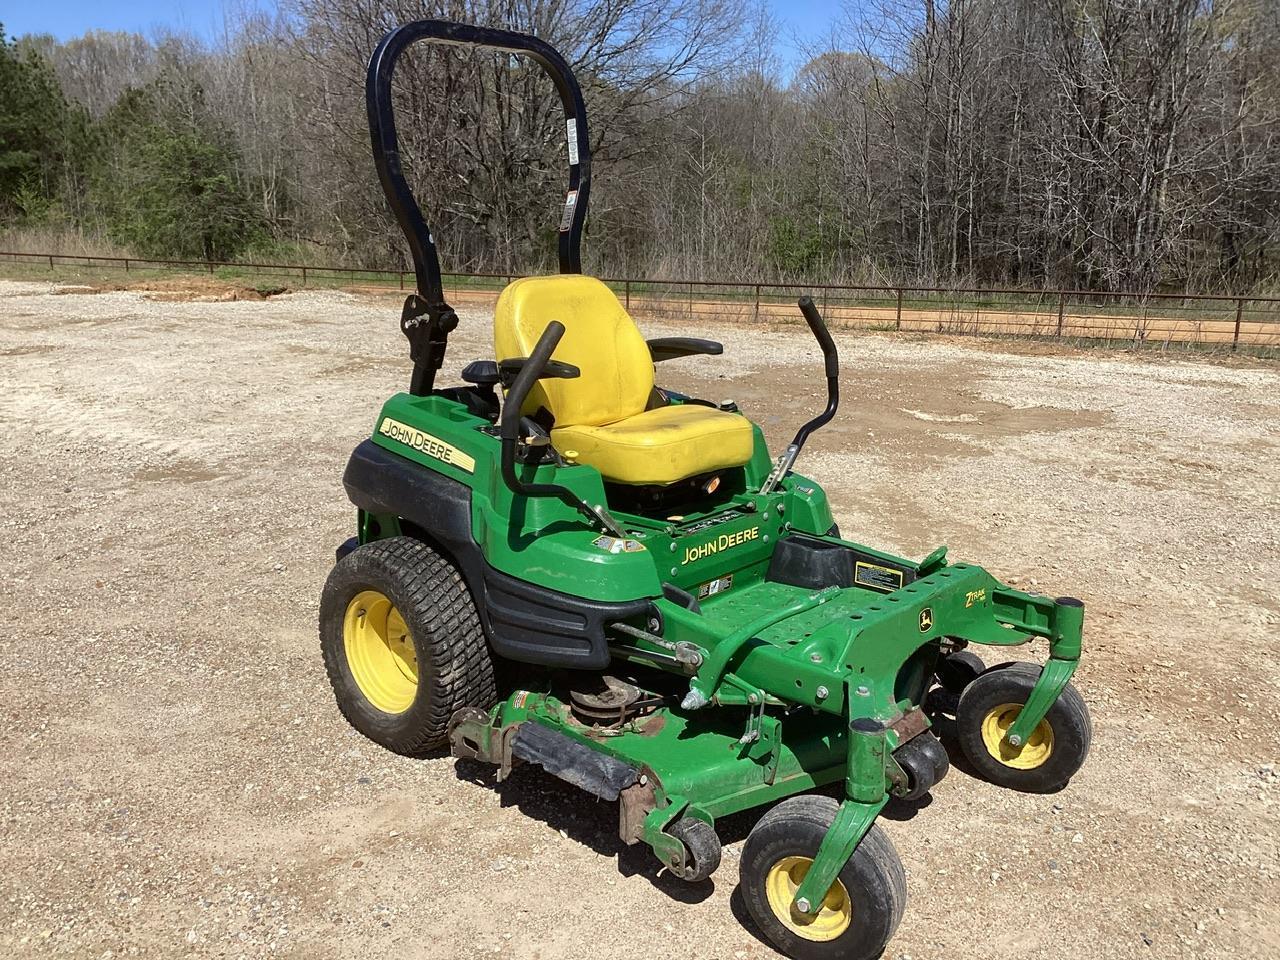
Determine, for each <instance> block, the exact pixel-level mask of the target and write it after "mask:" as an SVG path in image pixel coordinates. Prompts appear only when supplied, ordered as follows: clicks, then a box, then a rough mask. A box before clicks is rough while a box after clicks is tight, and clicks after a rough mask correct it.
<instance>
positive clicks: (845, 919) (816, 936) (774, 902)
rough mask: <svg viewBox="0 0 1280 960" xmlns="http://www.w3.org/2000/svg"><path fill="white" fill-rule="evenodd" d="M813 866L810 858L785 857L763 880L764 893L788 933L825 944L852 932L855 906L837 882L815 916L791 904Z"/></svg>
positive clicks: (842, 886)
mask: <svg viewBox="0 0 1280 960" xmlns="http://www.w3.org/2000/svg"><path fill="white" fill-rule="evenodd" d="M811 866H813V860H812V859H810V858H809V857H783V858H782V859H781V860H779V861H778V862H777V863H775V864H774V865H773V866H772V867H770V868H769V873H768V874H767V875H766V876H765V878H764V892H765V896H767V897H768V898H769V907H770V909H771V910H773V915H774V916H775V917H777V918H778V919H779V920H781V921H782V922H783V924H785V925H786V927H787V929H788V930H790V931H791V932H792V933H794V934H796V935H797V936H800V937H804V938H805V939H806V940H816V941H818V942H819V943H824V942H826V941H828V940H834V939H836V938H837V937H838V936H840V935H841V934H842V933H844V932H845V931H846V930H848V929H849V924H850V923H851V922H852V921H853V903H852V902H851V901H850V900H849V891H848V890H846V889H845V887H844V884H843V883H841V882H840V881H839V880H836V882H835V883H833V884H832V885H831V888H830V889H829V890H828V891H827V895H826V896H825V897H823V898H822V905H821V906H820V907H819V908H818V912H817V914H816V915H815V914H805V913H801V912H800V911H799V910H797V909H795V907H793V906H792V904H791V901H792V899H794V898H795V895H796V890H797V889H798V888H799V886H800V883H801V881H802V880H804V875H805V874H806V873H808V872H809V868H810V867H811Z"/></svg>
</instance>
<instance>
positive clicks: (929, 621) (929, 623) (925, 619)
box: [920, 607, 933, 633]
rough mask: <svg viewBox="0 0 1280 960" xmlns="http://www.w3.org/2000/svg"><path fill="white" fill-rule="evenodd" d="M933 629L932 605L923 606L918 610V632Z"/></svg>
mask: <svg viewBox="0 0 1280 960" xmlns="http://www.w3.org/2000/svg"><path fill="white" fill-rule="evenodd" d="M932 629H933V607H925V608H924V609H923V610H921V611H920V632H921V633H928V632H929V631H930V630H932Z"/></svg>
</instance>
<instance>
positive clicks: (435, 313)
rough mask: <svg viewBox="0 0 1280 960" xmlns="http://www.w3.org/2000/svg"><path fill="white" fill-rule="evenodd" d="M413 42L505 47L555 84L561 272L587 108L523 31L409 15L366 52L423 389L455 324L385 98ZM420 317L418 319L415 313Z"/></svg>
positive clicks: (578, 190) (557, 59) (380, 161)
mask: <svg viewBox="0 0 1280 960" xmlns="http://www.w3.org/2000/svg"><path fill="white" fill-rule="evenodd" d="M419 41H429V42H432V43H442V44H446V45H449V46H476V47H485V48H488V49H491V50H500V51H505V52H507V53H516V54H523V55H525V56H527V57H529V58H530V59H531V60H533V61H534V62H536V63H537V64H538V65H539V66H540V67H542V69H543V70H544V71H546V73H547V75H548V76H549V77H550V78H551V81H552V83H554V84H555V87H556V92H557V93H559V95H560V102H561V103H562V104H563V106H564V116H565V122H566V135H567V139H568V147H569V184H568V188H567V192H566V194H565V203H564V211H563V214H562V216H561V220H560V236H559V257H560V272H561V273H581V272H582V258H581V253H580V248H581V244H582V227H583V224H584V223H585V222H586V219H587V200H588V196H589V193H590V188H591V145H590V140H589V139H588V135H587V112H586V108H585V106H584V105H583V102H582V90H581V89H580V88H579V86H578V81H577V79H576V78H575V77H574V75H573V70H572V69H571V68H570V67H569V64H568V63H567V62H566V61H565V59H564V58H563V57H562V56H560V54H559V53H557V52H556V50H555V49H554V48H553V47H551V45H550V44H547V43H545V42H544V41H542V40H539V39H538V38H537V37H532V36H529V35H527V34H523V33H512V32H511V31H508V30H495V29H491V28H489V27H475V26H471V25H469V24H463V23H451V22H449V21H447V20H415V21H413V22H412V23H406V24H404V25H403V26H399V27H396V28H395V29H394V30H392V31H391V32H390V33H388V34H387V35H386V36H385V37H383V38H382V40H381V41H380V42H379V43H378V46H377V48H376V49H375V50H374V51H373V56H372V57H370V58H369V70H368V74H367V76H366V80H365V105H366V107H367V108H368V112H369V135H370V139H371V140H372V143H373V163H374V166H375V167H376V168H377V171H378V180H379V181H380V182H381V184H382V190H383V192H384V193H385V194H386V196H387V203H388V204H389V205H390V207H391V212H392V213H393V214H394V215H395V218H396V222H397V223H398V224H399V225H400V229H401V231H403V233H404V235H405V239H406V240H407V241H408V242H409V250H410V253H411V254H412V256H413V269H414V274H415V277H416V280H417V294H416V295H415V296H410V297H409V298H408V299H407V300H406V301H405V307H404V312H403V314H402V316H401V320H400V326H401V329H403V330H404V332H405V335H406V336H407V337H408V338H409V343H410V355H411V356H412V357H413V360H414V372H413V380H412V382H411V383H410V387H409V391H410V393H414V394H426V393H430V392H431V390H432V387H433V385H434V382H435V371H436V370H438V369H439V368H440V364H441V363H442V361H443V360H444V352H445V347H446V341H447V339H448V335H449V332H450V331H452V330H453V329H454V327H456V326H457V325H458V318H457V315H456V314H455V313H454V312H453V309H452V308H451V307H450V306H449V305H448V303H446V302H445V299H444V287H443V283H442V281H441V278H440V260H439V257H438V255H437V253H436V245H435V241H434V240H433V238H432V235H431V229H430V227H428V226H427V222H426V220H425V219H424V218H423V216H422V210H421V209H420V208H419V206H418V201H417V200H416V199H415V198H414V196H413V191H412V190H410V189H409V184H408V181H407V180H406V179H405V176H404V168H403V166H402V164H401V162H400V141H399V138H398V137H397V135H396V122H395V111H394V108H393V106H392V102H391V78H392V74H393V73H394V72H395V67H396V63H397V62H398V61H399V59H400V56H401V54H403V53H404V52H405V50H407V49H408V48H409V47H411V46H412V45H413V44H415V43H418V42H419ZM424 316H425V317H426V318H427V320H426V323H423V322H422V319H421V318H422V317H424Z"/></svg>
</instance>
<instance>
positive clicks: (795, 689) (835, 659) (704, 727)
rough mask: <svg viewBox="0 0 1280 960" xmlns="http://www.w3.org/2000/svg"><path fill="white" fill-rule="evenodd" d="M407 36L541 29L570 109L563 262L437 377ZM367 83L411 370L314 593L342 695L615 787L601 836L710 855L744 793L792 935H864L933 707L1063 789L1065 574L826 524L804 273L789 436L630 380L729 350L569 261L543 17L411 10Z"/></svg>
mask: <svg viewBox="0 0 1280 960" xmlns="http://www.w3.org/2000/svg"><path fill="white" fill-rule="evenodd" d="M423 40H426V41H432V42H436V43H444V44H450V45H474V46H479V47H483V48H489V49H492V50H498V51H503V52H506V53H508V54H519V55H523V56H525V57H528V58H530V59H532V60H533V61H534V62H536V63H537V64H539V65H540V66H541V67H542V68H543V69H544V70H545V71H546V72H547V74H549V75H550V77H551V80H552V81H553V82H554V84H555V87H556V90H557V91H558V93H559V95H560V100H561V101H562V103H563V106H564V116H565V119H566V124H567V126H566V133H567V145H568V154H569V184H568V193H567V196H566V198H565V203H564V208H563V217H562V220H561V222H560V226H559V261H560V273H559V274H558V275H554V276H545V277H528V278H524V279H519V280H516V281H515V282H513V283H512V284H510V286H508V287H507V288H506V289H505V290H504V291H503V292H502V294H501V296H500V298H499V299H498V302H497V307H496V311H495V318H494V346H495V354H496V356H495V358H494V359H493V360H482V361H476V362H473V363H471V364H469V365H468V366H467V367H466V368H465V369H464V370H462V373H461V379H462V380H463V381H464V382H465V384H466V385H465V386H459V387H445V388H439V387H436V386H435V373H436V371H437V370H438V369H439V368H440V366H441V364H442V361H443V359H444V353H445V344H446V340H447V338H448V335H449V332H450V331H451V330H452V329H454V327H455V326H456V325H457V316H456V314H455V313H454V311H453V310H452V309H451V308H450V307H449V305H448V304H447V303H446V302H445V299H444V295H443V291H442V288H441V276H440V267H439V263H438V260H437V257H436V250H435V246H434V243H433V240H432V237H431V234H430V232H429V230H428V227H427V225H426V223H425V222H424V220H423V217H422V214H421V211H420V210H419V208H418V205H417V203H416V201H415V200H414V198H413V195H412V193H411V192H410V190H409V187H408V184H407V182H406V179H405V177H404V174H403V171H402V168H401V162H400V153H399V148H398V143H397V139H396V130H395V124H394V119H393V114H392V106H391V101H392V98H391V79H392V72H393V70H394V68H395V64H396V61H397V59H398V58H399V56H400V55H401V54H402V53H403V52H404V51H405V50H406V49H407V48H408V47H409V46H410V45H412V44H414V43H415V42H417V41H423ZM367 99H368V110H369V123H370V128H371V132H372V139H373V156H374V161H375V163H376V166H377V170H378V175H379V177H380V179H381V182H382V186H383V188H384V189H385V191H386V194H387V198H388V200H389V202H390V205H391V209H392V211H393V212H394V214H395V216H396V218H397V220H398V221H399V224H400V226H401V228H402V229H403V231H404V233H405V236H406V237H407V239H408V243H409V247H410V250H411V252H412V255H413V261H414V266H415V270H416V280H417V291H416V293H414V294H412V295H410V296H409V297H408V299H407V300H406V301H405V304H404V309H403V313H402V315H401V320H400V325H401V328H402V329H403V331H404V333H405V334H406V336H407V337H408V339H409V343H410V355H411V357H412V360H413V375H412V379H411V382H410V387H409V390H408V392H407V393H400V394H397V395H395V396H393V397H392V398H391V399H390V400H388V401H387V402H386V404H385V405H384V406H383V408H382V411H381V413H380V414H379V416H378V420H377V423H376V425H375V426H374V431H373V436H372V437H371V438H370V439H368V440H365V441H364V442H362V443H361V444H360V445H359V446H358V447H357V448H356V450H355V452H354V453H353V454H352V456H351V460H350V463H349V464H348V466H347V469H346V474H345V476H344V484H345V486H346V491H347V494H348V496H349V497H350V499H351V500H352V501H353V502H354V504H355V506H356V507H357V514H356V517H357V520H356V523H357V530H356V536H355V537H352V538H351V539H350V540H348V541H347V542H346V543H344V544H343V545H342V546H341V547H340V548H339V549H338V551H337V554H338V560H337V564H336V566H335V567H334V569H333V572H332V574H331V575H330V576H329V579H328V582H327V583H326V585H325V588H324V593H323V597H322V599H321V608H320V632H321V638H322V643H323V652H324V659H325V665H326V667H327V669H328V673H329V677H330V680H331V681H332V684H333V688H334V691H335V693H336V695H337V699H338V705H339V707H340V708H341V710H342V712H343V714H344V715H345V716H346V718H347V719H348V720H349V721H350V722H351V723H352V725H353V726H355V727H356V729H357V730H359V731H360V732H362V733H363V734H365V735H366V736H368V737H370V738H371V739H373V740H374V741H376V742H378V743H380V744H382V745H383V746H386V747H387V748H389V749H391V750H394V751H397V752H399V753H405V754H419V753H423V752H429V751H433V750H437V749H439V748H442V747H444V746H445V745H448V746H449V748H450V749H451V750H452V752H453V754H454V755H455V756H458V757H465V758H471V759H472V760H479V761H483V762H487V763H491V764H494V765H496V766H497V768H498V777H499V778H500V779H501V778H505V777H506V776H507V775H508V774H509V773H510V772H511V770H512V768H513V767H515V766H517V765H518V764H521V763H531V764H537V765H539V766H541V767H543V768H544V769H545V770H547V771H549V772H550V773H552V774H555V775H556V776H558V777H561V778H563V779H564V780H566V781H568V782H569V783H572V784H575V785H577V786H578V787H581V788H582V789H583V790H585V791H587V792H588V793H591V794H594V795H595V796H596V797H599V798H603V799H605V800H612V801H617V803H618V829H619V833H620V834H621V838H622V840H623V841H625V842H626V843H628V844H634V843H637V842H643V843H646V844H648V845H649V846H650V847H651V848H652V849H653V852H654V853H655V854H656V855H657V857H658V859H659V860H661V862H662V863H663V864H664V865H665V867H666V868H667V869H668V870H670V871H671V873H673V874H675V875H676V876H678V877H681V878H683V879H685V880H689V881H701V880H704V879H706V878H707V877H709V876H710V875H711V874H712V872H713V871H714V870H715V869H716V867H717V866H719V864H720V841H719V839H718V838H717V835H716V829H715V824H716V820H717V818H720V817H724V816H726V815H728V814H732V813H735V812H737V811H740V810H746V809H748V808H751V807H758V806H768V807H769V810H768V812H767V813H765V814H764V816H763V817H762V818H761V819H760V820H759V822H758V823H757V824H756V826H755V827H754V829H752V830H751V833H750V835H749V836H748V837H747V839H746V843H745V845H744V847H743V850H742V857H741V868H740V881H741V887H742V894H743V900H744V902H745V904H746V906H747V909H748V911H749V912H750V914H751V916H752V918H753V919H754V921H755V922H756V924H758V926H759V928H760V931H761V932H762V933H763V935H764V937H765V938H767V939H768V941H770V942H771V943H772V944H773V945H775V946H776V947H777V948H778V949H779V950H781V951H782V952H783V953H786V954H790V955H792V956H795V957H803V958H808V957H815V958H833V957H840V958H864V957H874V956H878V955H879V954H880V953H881V952H882V950H883V949H884V947H885V945H886V943H887V942H888V940H889V938H890V937H891V936H892V935H893V932H894V930H895V928H896V927H897V925H898V922H899V920H900V918H901V916H902V911H903V908H904V906H905V897H906V885H905V879H904V875H903V868H902V864H901V862H900V860H899V859H898V856H897V854H896V853H895V851H894V848H893V845H892V844H891V843H890V841H889V839H888V837H887V836H886V835H885V834H884V833H883V832H882V831H881V830H880V829H879V828H878V827H877V826H876V822H875V821H876V817H877V816H878V815H879V813H880V811H881V810H882V809H883V808H884V806H885V805H886V803H887V802H888V801H889V799H890V798H891V797H894V798H901V799H904V800H907V801H911V800H913V799H916V798H919V797H921V796H922V795H923V794H925V793H926V792H927V791H928V790H929V789H930V788H931V787H932V786H933V785H934V784H935V783H937V782H938V780H939V779H940V778H941V777H942V776H943V774H945V773H946V772H947V769H948V766H949V763H948V754H947V751H946V750H945V749H944V747H943V744H942V743H941V741H940V740H939V738H938V737H937V736H936V735H935V732H934V726H935V723H937V722H938V721H939V719H940V718H942V719H945V721H946V724H947V727H948V728H950V729H952V730H953V731H954V741H955V749H958V750H959V751H960V753H961V754H962V755H963V757H964V758H965V759H966V760H967V763H968V766H969V767H970V768H971V769H972V770H973V771H974V772H976V773H977V774H978V775H979V776H981V777H983V778H985V779H987V780H989V781H990V782H992V783H994V784H996V785H998V786H1004V787H1011V788H1013V789H1016V790H1024V791H1037V792H1039V791H1052V790H1056V789H1058V788H1060V787H1062V786H1063V785H1064V784H1065V783H1066V782H1067V780H1068V779H1069V778H1070V777H1071V776H1072V775H1073V774H1074V773H1075V772H1076V771H1077V770H1078V769H1079V768H1080V765H1081V764H1082V763H1083V761H1084V759H1085V755H1086V753H1087V751H1088V748H1089V740H1090V722H1089V716H1088V712H1087V710H1086V708H1085V705H1084V702H1083V701H1082V699H1081V697H1080V695H1079V694H1078V693H1077V692H1076V691H1075V689H1074V688H1073V687H1071V686H1070V684H1069V683H1068V680H1069V679H1070V677H1071V675H1072V674H1073V673H1074V671H1075V669H1076V663H1077V660H1078V659H1079V656H1080V636H1081V625H1082V621H1083V613H1084V610H1083V605H1082V604H1081V602H1080V601H1079V600H1076V599H1073V598H1071V597H1061V598H1059V599H1057V600H1052V599H1049V598H1048V597H1044V596H1038V595H1035V594H1030V593H1024V592H1022V591H1020V590H1015V589H1012V588H1010V587H1008V586H1005V585H1004V584H1003V583H1001V582H1000V581H998V580H996V579H995V578H994V577H992V576H991V574H989V573H987V571H985V570H983V569H982V568H981V567H977V566H975V565H973V564H970V563H956V562H951V561H950V560H948V558H947V553H946V549H945V548H944V547H939V548H938V549H937V550H935V551H933V552H932V553H931V554H929V555H928V556H927V557H925V558H924V559H923V560H909V559H905V558H903V557H898V556H893V555H892V554H889V553H886V552H883V551H881V550H877V549H874V548H872V547H868V546H863V545H862V544H860V543H855V542H853V541H851V540H847V539H844V538H843V537H842V536H841V535H840V531H839V530H838V529H837V528H836V525H835V524H834V523H833V522H832V515H831V509H830V507H829V506H828V503H827V497H826V495H825V494H824V492H823V490H822V488H821V487H820V486H819V485H818V484H817V483H815V482H814V481H812V480H810V479H807V478H805V477H803V476H801V475H800V474H798V473H795V472H794V471H793V469H792V468H793V465H794V463H795V460H796V457H797V455H798V454H799V453H800V450H801V448H802V447H803V445H804V443H805V440H806V439H807V438H808V437H809V436H810V435H811V434H812V433H813V431H814V430H816V429H817V428H819V427H821V426H822V425H823V424H825V423H826V422H827V421H828V420H830V419H831V417H832V416H833V415H834V414H835V412H836V406H837V401H838V389H839V376H838V363H837V357H836V347H835V344H834V342H833V341H832V338H831V336H830V334H829V333H828V332H827V329H826V327H825V325H824V324H823V321H822V318H821V317H820V316H819V315H818V311H817V310H816V309H815V308H814V305H813V303H812V301H811V300H809V299H807V298H805V299H802V300H801V301H800V304H799V306H800V311H801V313H802V314H803V316H804V319H805V321H806V323H807V324H808V326H809V328H810V330H811V331H812V332H813V335H814V337H815V338H816V339H817V341H818V344H819V346H820V347H821V349H822V353H823V356H824V359H825V365H826V371H825V372H826V381H827V391H828V398H827V406H826V409H825V410H824V411H823V412H822V413H821V414H820V415H819V416H817V417H816V418H815V419H813V420H811V421H810V422H808V423H807V424H805V425H804V426H803V427H802V428H801V429H800V431H799V432H798V433H797V434H796V437H795V439H794V440H793V441H792V442H791V443H790V445H788V446H787V448H786V450H785V451H783V452H782V454H781V455H780V456H778V457H776V458H772V457H770V455H769V452H768V450H767V449H766V447H765V441H764V437H763V435H762V434H761V431H760V428H759V427H758V426H757V425H756V424H754V423H752V421H751V420H749V419H748V418H747V417H746V416H744V415H743V414H742V413H741V412H740V411H739V410H738V408H737V407H736V406H735V405H734V404H733V403H711V402H708V401H706V400H699V399H696V398H694V397H688V396H683V395H681V394H679V393H676V392H674V391H671V390H666V389H663V388H662V387H659V386H656V385H655V383H654V369H655V365H656V364H659V363H665V362H667V361H669V360H674V359H678V358H682V357H688V356H695V355H713V356H714V355H718V354H720V353H721V352H722V348H721V345H720V344H718V343H713V342H711V341H708V340H699V339H690V338H685V337H668V338H660V339H654V340H647V341H646V340H645V339H643V338H642V336H641V334H640V332H639V331H638V330H637V328H636V326H635V324H634V323H633V322H632V320H631V318H630V317H629V316H628V315H627V312H626V310H625V309H624V308H623V306H622V305H621V304H620V303H619V302H618V299H617V298H616V297H615V296H614V294H613V293H612V292H611V291H610V289H609V288H608V287H607V286H605V284H603V283H602V282H600V281H599V280H596V279H594V278H591V277H588V276H584V275H583V274H582V272H581V266H580V260H579V241H580V237H581V233H582V227H583V223H584V220H585V218H586V212H587V195H588V189H589V187H590V170H591V157H590V148H589V142H590V141H589V139H588V135H587V118H586V113H585V110H584V107H583V102H582V95H581V92H580V90H579V88H578V84H577V82H576V81H575V79H574V76H573V73H572V71H571V70H570V68H569V66H568V64H567V63H566V62H565V61H564V59H563V58H562V57H561V56H560V55H559V54H558V53H557V52H556V51H555V50H554V49H552V48H551V47H550V46H548V45H547V44H546V43H543V42H542V41H540V40H538V39H536V38H534V37H531V36H525V35H521V34H516V33H509V32H505V31H500V30H493V29H484V28H479V27H473V26H467V25H461V24H455V23H446V22H442V21H419V22H414V23H409V24H407V25H405V26H402V27H400V28H398V29H396V30H394V31H392V32H391V33H390V34H388V35H387V36H386V37H385V38H384V39H383V40H382V42H381V43H380V44H379V45H378V47H377V50H376V51H375V52H374V54H373V57H372V60H371V62H370V64H369V72H368V86H367ZM1037 639H1044V640H1046V641H1048V658H1047V660H1046V662H1045V663H1044V665H1043V667H1041V666H1038V665H1033V664H1028V663H1002V664H1000V665H998V666H993V667H990V668H985V667H984V665H983V662H982V660H980V659H979V658H977V657H976V656H975V655H974V654H973V653H972V652H971V651H969V650H967V649H966V647H967V646H968V645H969V644H985V645H989V646H995V647H1010V646H1014V645H1017V644H1024V643H1027V642H1028V641H1031V640H1037ZM938 726H939V727H941V726H942V724H941V723H938Z"/></svg>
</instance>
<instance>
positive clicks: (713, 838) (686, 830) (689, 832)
mask: <svg viewBox="0 0 1280 960" xmlns="http://www.w3.org/2000/svg"><path fill="white" fill-rule="evenodd" d="M670 832H671V835H672V836H673V837H675V838H676V839H678V840H679V841H680V842H681V843H683V844H684V845H685V849H686V850H688V851H689V853H690V854H691V855H692V860H693V865H692V869H691V870H690V871H689V873H688V874H687V875H685V876H683V877H681V878H680V879H682V880H688V881H689V882H690V883H697V882H698V881H700V880H706V879H707V878H708V877H709V876H711V875H712V874H713V873H715V872H716V869H717V868H718V867H719V866H720V857H721V854H722V851H721V847H720V837H719V836H718V835H717V834H716V829H715V827H713V826H711V824H709V823H707V822H706V821H704V820H699V819H698V818H697V817H681V818H680V819H679V820H677V821H676V822H675V823H673V824H672V825H671V829H670Z"/></svg>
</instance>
